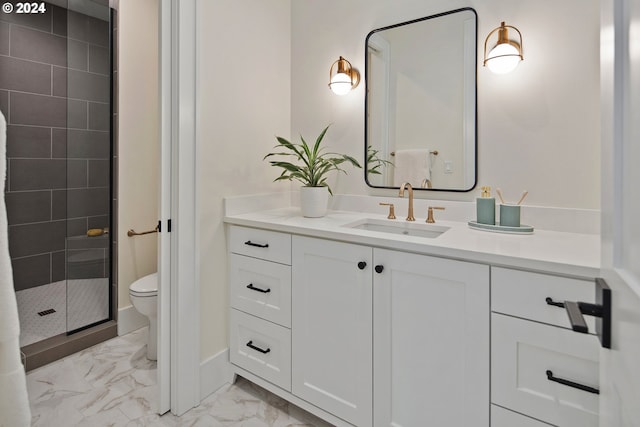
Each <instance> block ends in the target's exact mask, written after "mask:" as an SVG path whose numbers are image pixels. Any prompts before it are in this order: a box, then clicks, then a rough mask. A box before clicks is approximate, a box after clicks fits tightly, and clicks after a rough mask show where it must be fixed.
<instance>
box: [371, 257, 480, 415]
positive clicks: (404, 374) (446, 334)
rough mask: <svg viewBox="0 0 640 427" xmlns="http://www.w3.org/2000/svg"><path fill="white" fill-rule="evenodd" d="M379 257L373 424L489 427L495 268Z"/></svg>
mask: <svg viewBox="0 0 640 427" xmlns="http://www.w3.org/2000/svg"><path fill="white" fill-rule="evenodd" d="M373 258H374V268H375V269H376V270H375V271H376V273H374V275H373V277H374V279H373V361H374V362H373V363H374V369H373V372H374V374H373V375H374V378H373V383H374V399H373V408H374V409H373V410H374V414H373V419H374V426H376V427H415V426H426V425H430V426H440V427H458V426H474V427H488V426H489V399H490V398H489V380H490V379H489V369H490V365H489V342H490V336H489V332H490V329H489V313H490V307H489V266H486V265H480V264H472V263H467V262H461V261H453V260H448V259H443V258H435V257H429V256H424V255H415V254H408V253H402V252H396V251H389V250H383V249H374V253H373ZM380 267H382V268H380Z"/></svg>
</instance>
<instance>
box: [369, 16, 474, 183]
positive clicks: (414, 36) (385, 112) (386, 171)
mask: <svg viewBox="0 0 640 427" xmlns="http://www.w3.org/2000/svg"><path fill="white" fill-rule="evenodd" d="M476 28H477V15H476V13H475V11H474V10H473V9H470V8H465V9H458V10H453V11H450V12H445V13H441V14H438V15H433V16H428V17H426V18H421V19H416V20H413V21H409V22H404V23H401V24H397V25H392V26H389V27H384V28H379V29H377V30H373V31H371V32H370V33H369V34H368V35H367V38H366V51H367V58H366V89H367V90H366V100H365V158H366V160H367V167H366V168H365V179H366V181H367V184H368V185H369V186H371V187H377V188H398V187H399V186H400V184H401V183H403V182H410V183H411V185H412V186H413V187H414V188H415V189H420V188H424V189H432V190H446V191H469V190H471V189H473V187H474V186H475V184H476V176H477V171H476V163H477V162H476V37H477V30H476Z"/></svg>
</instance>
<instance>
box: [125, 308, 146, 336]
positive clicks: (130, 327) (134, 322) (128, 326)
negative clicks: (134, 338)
mask: <svg viewBox="0 0 640 427" xmlns="http://www.w3.org/2000/svg"><path fill="white" fill-rule="evenodd" d="M148 325H149V319H147V317H146V316H145V315H142V314H140V313H138V310H136V309H135V307H134V306H132V305H130V306H128V307H124V308H121V309H119V310H118V336H122V335H126V334H128V333H129V332H133V331H135V330H136V329H140V328H142V327H143V326H148Z"/></svg>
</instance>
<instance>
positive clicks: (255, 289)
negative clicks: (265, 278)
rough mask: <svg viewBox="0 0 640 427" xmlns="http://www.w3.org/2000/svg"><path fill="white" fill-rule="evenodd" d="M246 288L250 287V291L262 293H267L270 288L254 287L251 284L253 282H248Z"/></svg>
mask: <svg viewBox="0 0 640 427" xmlns="http://www.w3.org/2000/svg"><path fill="white" fill-rule="evenodd" d="M247 289H251V290H252V291H258V292H262V293H263V294H268V293H269V292H271V289H270V288H267V289H260V288H256V287H255V286H253V283H249V284H248V285H247Z"/></svg>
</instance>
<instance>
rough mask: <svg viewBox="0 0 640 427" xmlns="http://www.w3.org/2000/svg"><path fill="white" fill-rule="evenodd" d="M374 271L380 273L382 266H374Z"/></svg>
mask: <svg viewBox="0 0 640 427" xmlns="http://www.w3.org/2000/svg"><path fill="white" fill-rule="evenodd" d="M375 270H376V273H382V270H384V266H382V265H376V268H375Z"/></svg>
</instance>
